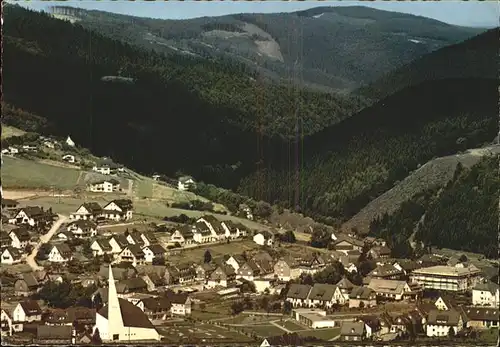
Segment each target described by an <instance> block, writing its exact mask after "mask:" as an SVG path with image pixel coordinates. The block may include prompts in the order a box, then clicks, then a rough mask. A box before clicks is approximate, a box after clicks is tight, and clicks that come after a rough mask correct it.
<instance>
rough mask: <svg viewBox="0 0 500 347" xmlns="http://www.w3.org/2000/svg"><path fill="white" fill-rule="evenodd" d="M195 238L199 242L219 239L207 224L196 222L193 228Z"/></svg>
mask: <svg viewBox="0 0 500 347" xmlns="http://www.w3.org/2000/svg"><path fill="white" fill-rule="evenodd" d="M192 230H193V240H194V241H195V242H198V243H209V242H214V241H217V239H218V238H217V235H215V234H213V233H212V231H211V230H210V228H209V227H208V226H207V224H205V223H203V222H196V223H195V225H194V226H193V228H192Z"/></svg>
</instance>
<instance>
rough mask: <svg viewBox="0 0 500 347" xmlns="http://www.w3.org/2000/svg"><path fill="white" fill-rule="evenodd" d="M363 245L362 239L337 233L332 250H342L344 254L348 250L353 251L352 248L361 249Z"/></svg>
mask: <svg viewBox="0 0 500 347" xmlns="http://www.w3.org/2000/svg"><path fill="white" fill-rule="evenodd" d="M363 246H364V242H363V241H360V240H356V239H354V238H352V237H349V236H347V235H344V234H339V235H338V236H337V240H336V241H334V242H333V250H335V251H337V252H342V253H344V254H345V255H347V252H348V251H353V250H358V251H361V250H362V249H363Z"/></svg>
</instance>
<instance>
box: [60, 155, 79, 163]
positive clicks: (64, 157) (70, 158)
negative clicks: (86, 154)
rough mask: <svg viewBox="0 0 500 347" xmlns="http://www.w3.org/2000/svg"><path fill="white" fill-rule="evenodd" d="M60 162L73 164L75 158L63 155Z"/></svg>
mask: <svg viewBox="0 0 500 347" xmlns="http://www.w3.org/2000/svg"><path fill="white" fill-rule="evenodd" d="M62 160H63V161H65V162H68V163H75V162H76V158H75V156H74V155H72V154H66V155H63V156H62Z"/></svg>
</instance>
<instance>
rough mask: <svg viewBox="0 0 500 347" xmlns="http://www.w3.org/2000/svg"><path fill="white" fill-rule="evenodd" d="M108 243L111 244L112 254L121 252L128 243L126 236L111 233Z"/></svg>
mask: <svg viewBox="0 0 500 347" xmlns="http://www.w3.org/2000/svg"><path fill="white" fill-rule="evenodd" d="M109 245H110V246H111V252H112V253H114V254H118V253H121V252H122V251H123V250H124V249H125V247H127V246H128V245H129V243H128V241H127V239H126V237H125V236H124V235H123V234H121V235H113V236H111V238H110V239H109Z"/></svg>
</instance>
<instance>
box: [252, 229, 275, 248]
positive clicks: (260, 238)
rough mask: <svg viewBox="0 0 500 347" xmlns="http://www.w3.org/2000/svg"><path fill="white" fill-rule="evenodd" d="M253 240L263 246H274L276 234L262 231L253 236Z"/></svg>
mask: <svg viewBox="0 0 500 347" xmlns="http://www.w3.org/2000/svg"><path fill="white" fill-rule="evenodd" d="M253 242H255V243H256V244H258V245H261V246H272V245H273V244H274V235H273V234H272V233H270V232H269V231H261V232H259V233H257V234H255V235H254V236H253Z"/></svg>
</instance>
